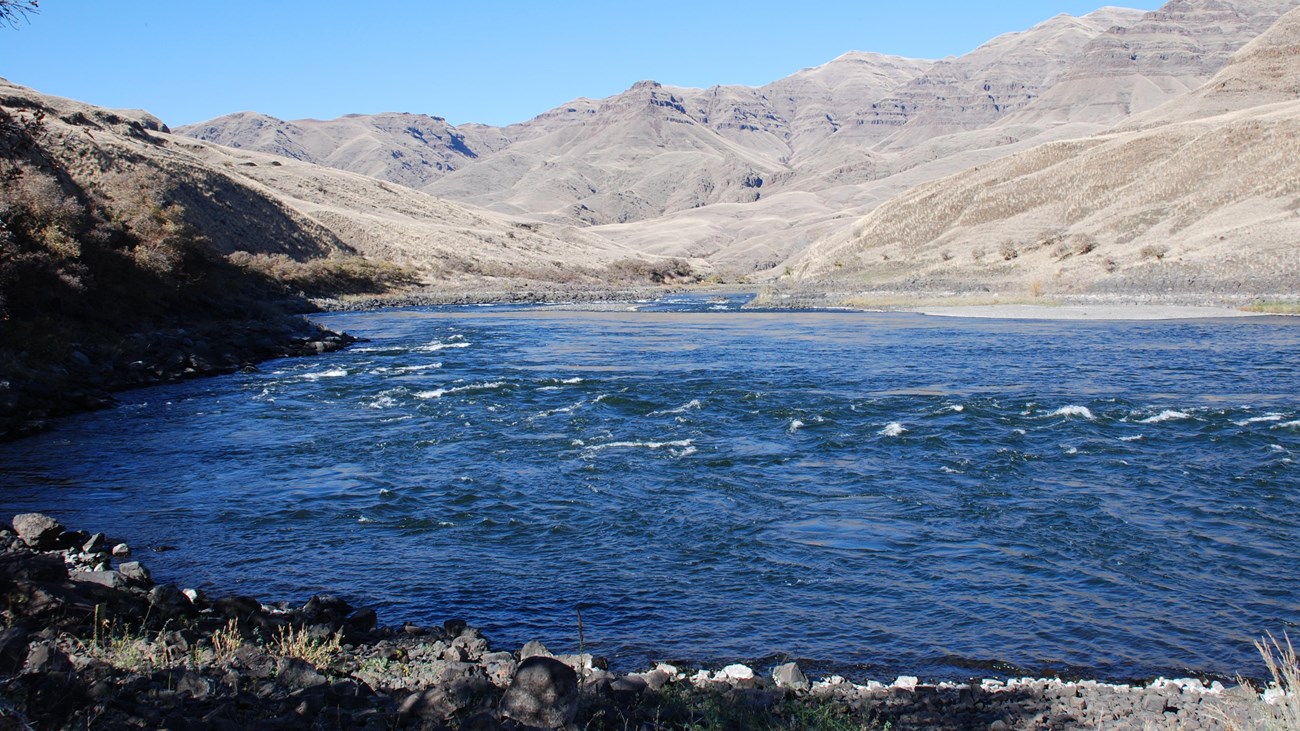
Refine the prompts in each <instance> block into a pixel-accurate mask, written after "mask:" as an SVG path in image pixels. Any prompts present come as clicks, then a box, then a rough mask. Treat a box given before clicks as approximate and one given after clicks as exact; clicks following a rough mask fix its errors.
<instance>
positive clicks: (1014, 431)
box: [1011, 429, 1029, 437]
mask: <svg viewBox="0 0 1300 731" xmlns="http://www.w3.org/2000/svg"><path fill="white" fill-rule="evenodd" d="M1011 433H1012V434H1015V435H1016V436H1018V437H1023V436H1024V435H1026V434H1028V433H1029V432H1027V431H1025V430H1024V429H1012V430H1011Z"/></svg>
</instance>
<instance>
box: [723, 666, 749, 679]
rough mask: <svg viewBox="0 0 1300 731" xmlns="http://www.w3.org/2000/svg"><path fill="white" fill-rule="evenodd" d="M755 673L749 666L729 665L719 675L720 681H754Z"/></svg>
mask: <svg viewBox="0 0 1300 731" xmlns="http://www.w3.org/2000/svg"><path fill="white" fill-rule="evenodd" d="M753 678H754V671H753V670H752V669H750V667H749V666H748V665H741V664H740V663H736V664H735V665H728V666H727V667H725V668H723V669H722V672H720V673H718V679H719V680H753Z"/></svg>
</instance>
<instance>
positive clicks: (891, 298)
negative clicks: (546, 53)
mask: <svg viewBox="0 0 1300 731" xmlns="http://www.w3.org/2000/svg"><path fill="white" fill-rule="evenodd" d="M672 295H698V296H722V295H750V296H751V297H752V300H751V302H750V303H748V304H746V305H745V307H744V309H757V310H776V311H785V310H790V311H805V310H806V311H829V312H873V313H880V312H905V313H915V314H922V315H927V316H931V317H953V318H970V319H1005V320H1070V321H1095V322H1107V321H1162V320H1217V319H1245V318H1258V317H1290V316H1295V315H1297V314H1300V313H1297V312H1294V311H1292V310H1293V309H1294V308H1293V307H1292V306H1291V305H1286V304H1282V305H1276V304H1275V305H1272V306H1270V305H1268V304H1267V303H1269V302H1274V300H1272V299H1270V298H1268V297H1267V296H1264V295H1261V296H1259V297H1246V298H1241V297H1238V298H1234V299H1233V300H1232V301H1231V302H1229V301H1225V300H1224V299H1223V298H1222V297H1212V296H1209V295H1207V296H1203V297H1187V296H1181V297H1168V298H1158V297H1151V296H1148V295H1137V294H1135V295H1132V296H1119V295H1079V296H1073V297H1068V298H1063V299H1060V300H1055V299H1053V300H1050V301H1039V302H1025V301H1017V300H1014V299H1012V300H1007V301H1003V302H999V301H998V299H997V298H996V297H995V298H992V299H989V298H971V297H967V296H963V295H959V294H953V293H946V292H937V293H934V294H933V295H928V294H926V293H923V292H916V293H906V294H887V295H882V296H879V297H870V296H868V297H863V296H857V295H843V294H837V293H832V292H829V291H801V290H790V291H782V290H779V289H777V288H774V287H773V286H772V285H770V284H766V285H764V284H754V285H740V284H731V285H728V284H720V285H719V284H701V285H671V286H639V287H578V286H569V285H547V284H545V283H525V284H522V285H520V286H517V287H509V286H505V287H496V288H492V287H488V288H482V289H472V288H464V287H463V286H455V287H451V288H446V289H438V290H432V289H425V290H416V291H409V292H402V293H394V294H389V295H380V296H369V297H348V298H341V299H340V298H324V299H316V300H313V301H312V303H313V304H314V305H315V306H317V307H318V308H320V311H321V312H327V313H328V312H359V311H373V310H380V309H389V308H405V307H438V306H458V305H537V306H552V307H564V308H566V309H573V310H583V309H585V308H587V307H591V308H593V309H599V308H601V307H604V308H608V307H610V306H613V305H620V304H627V305H634V304H637V303H641V302H645V301H647V300H650V301H655V300H659V299H662V298H664V297H666V296H672ZM1261 303H1264V304H1261ZM1250 307H1255V308H1256V309H1247V308H1250Z"/></svg>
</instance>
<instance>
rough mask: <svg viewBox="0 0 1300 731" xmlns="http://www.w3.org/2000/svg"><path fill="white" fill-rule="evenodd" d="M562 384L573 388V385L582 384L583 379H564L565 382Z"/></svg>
mask: <svg viewBox="0 0 1300 731" xmlns="http://www.w3.org/2000/svg"><path fill="white" fill-rule="evenodd" d="M560 383H563V384H566V385H569V386H572V385H574V384H576V383H582V379H581V378H576V377H575V378H566V379H564V380H563V381H560Z"/></svg>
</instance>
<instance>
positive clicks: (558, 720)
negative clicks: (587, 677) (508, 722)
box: [501, 656, 578, 728]
mask: <svg viewBox="0 0 1300 731" xmlns="http://www.w3.org/2000/svg"><path fill="white" fill-rule="evenodd" d="M577 713H578V674H577V673H575V672H573V668H571V667H569V666H568V665H565V664H564V663H562V662H560V661H559V660H556V659H555V658H550V657H541V656H535V657H530V658H528V659H527V660H524V661H523V662H521V663H519V668H518V669H517V670H515V678H514V680H512V681H511V682H510V687H509V688H507V689H506V693H505V695H504V696H502V698H501V715H503V716H505V717H507V718H511V719H514V720H515V721H518V722H519V723H522V724H524V725H525V726H536V727H538V728H559V727H561V726H565V725H567V724H569V723H571V722H572V721H573V719H574V717H575V716H577Z"/></svg>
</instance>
